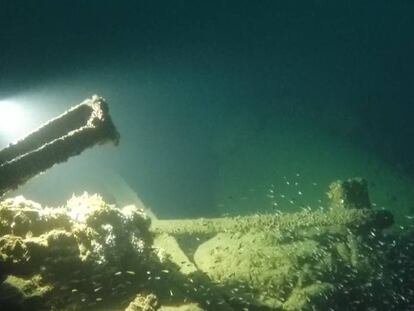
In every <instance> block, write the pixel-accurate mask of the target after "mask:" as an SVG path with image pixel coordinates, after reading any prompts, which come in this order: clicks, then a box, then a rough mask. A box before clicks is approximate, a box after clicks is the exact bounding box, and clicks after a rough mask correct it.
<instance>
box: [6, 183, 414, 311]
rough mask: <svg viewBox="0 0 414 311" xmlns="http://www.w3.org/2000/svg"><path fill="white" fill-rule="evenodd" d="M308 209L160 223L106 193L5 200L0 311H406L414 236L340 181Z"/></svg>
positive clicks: (361, 189) (413, 274) (413, 273)
mask: <svg viewBox="0 0 414 311" xmlns="http://www.w3.org/2000/svg"><path fill="white" fill-rule="evenodd" d="M328 197H329V198H330V199H331V206H330V207H329V208H327V209H325V210H316V211H312V210H304V211H302V212H298V213H291V214H289V213H284V214H282V213H278V214H257V215H252V216H246V217H241V216H239V217H223V218H216V219H193V220H191V219H183V220H157V219H153V220H151V219H150V218H149V217H148V216H147V215H145V213H144V212H143V211H142V210H140V209H138V208H137V207H135V206H133V205H129V206H125V207H117V206H114V205H110V204H107V203H105V202H104V200H103V199H102V197H100V196H99V195H97V194H94V195H89V194H87V193H84V194H83V195H81V196H78V197H76V196H73V197H72V198H71V199H70V200H69V201H68V202H67V203H66V204H65V205H64V206H61V207H53V208H52V207H44V206H41V205H40V204H39V203H36V202H33V201H30V200H27V199H25V198H23V197H15V198H9V199H4V200H3V201H1V202H0V280H1V285H0V306H1V307H0V308H1V310H23V311H25V310H127V311H136V310H146V311H152V310H163V311H168V310H170V311H173V310H188V311H191V310H192V311H196V310H235V311H238V310H253V311H254V310H289V311H290V310H407V309H409V308H410V307H412V305H413V304H414V294H413V290H412V288H414V287H413V285H414V284H413V281H412V280H414V264H413V262H414V255H412V252H410V249H412V247H413V245H412V244H413V243H414V231H409V230H407V231H405V232H404V234H402V233H395V232H392V231H390V229H389V228H391V227H392V224H393V216H392V214H391V213H389V212H387V211H385V210H374V209H372V208H371V206H370V200H369V196H368V191H367V188H366V182H365V181H364V180H363V179H350V180H347V181H336V182H334V183H332V185H331V187H330V190H329V192H328Z"/></svg>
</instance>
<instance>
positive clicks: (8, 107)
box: [0, 100, 27, 140]
mask: <svg viewBox="0 0 414 311" xmlns="http://www.w3.org/2000/svg"><path fill="white" fill-rule="evenodd" d="M26 127H27V113H26V112H25V110H24V108H23V107H22V105H21V104H20V103H18V102H16V101H13V100H0V135H1V136H4V137H6V138H8V139H13V140H14V139H16V138H18V137H20V136H21V135H23V134H24V133H25V131H26V130H27V128H26Z"/></svg>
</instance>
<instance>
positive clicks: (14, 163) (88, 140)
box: [0, 95, 120, 197]
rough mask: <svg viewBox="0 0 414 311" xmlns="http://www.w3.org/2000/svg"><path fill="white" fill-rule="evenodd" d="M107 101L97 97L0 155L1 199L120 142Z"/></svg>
mask: <svg viewBox="0 0 414 311" xmlns="http://www.w3.org/2000/svg"><path fill="white" fill-rule="evenodd" d="M119 137H120V136H119V133H118V132H117V130H116V128H115V126H114V124H113V123H112V120H111V117H110V116H109V110H108V105H107V103H106V101H105V100H104V99H103V98H102V97H99V96H97V95H94V96H92V98H89V99H86V100H85V101H83V102H82V103H81V104H79V105H77V106H74V107H72V108H70V109H69V110H68V111H66V112H65V113H63V114H61V115H60V116H58V117H56V118H54V119H52V120H50V121H49V122H47V123H46V124H44V125H43V126H41V127H40V128H39V129H37V130H35V131H34V132H32V133H30V134H29V135H27V136H26V137H24V138H23V139H21V140H20V141H18V142H17V143H14V144H10V145H9V146H8V147H6V148H4V149H3V150H1V151H0V197H1V196H2V195H4V194H5V193H6V192H7V191H9V190H13V189H16V188H17V187H18V186H20V185H22V184H24V183H25V182H26V181H28V180H29V179H30V178H32V177H34V176H36V175H37V174H39V173H41V172H44V171H45V170H47V169H49V168H51V167H52V166H53V165H55V164H57V163H61V162H65V161H67V160H68V159H69V158H70V157H72V156H75V155H78V154H80V153H81V152H82V151H83V150H85V149H86V148H88V147H91V146H93V145H95V144H101V143H105V142H107V141H113V142H114V143H115V144H117V143H118V141H119Z"/></svg>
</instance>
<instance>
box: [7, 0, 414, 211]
mask: <svg viewBox="0 0 414 311" xmlns="http://www.w3.org/2000/svg"><path fill="white" fill-rule="evenodd" d="M413 35H414V2H413V1H284V2H282V1H243V0H239V1H14V0H13V1H12V0H0V99H1V98H10V97H16V96H17V97H19V96H26V97H27V98H28V105H30V98H35V99H36V100H34V101H33V104H32V107H31V108H32V109H33V118H34V119H36V120H38V121H39V122H40V121H45V120H47V119H48V118H50V117H53V116H55V115H56V114H58V113H60V112H62V111H63V110H64V109H66V108H67V107H68V106H70V105H72V104H76V103H78V102H80V101H81V100H83V99H84V98H86V97H89V96H90V95H91V94H94V93H98V94H100V95H102V96H104V97H105V98H106V99H107V100H108V101H109V102H110V104H111V114H112V115H113V118H114V121H115V123H116V124H117V126H118V128H119V130H120V132H121V135H122V142H121V145H120V147H119V149H116V151H115V150H114V149H111V148H109V149H108V150H106V149H100V150H98V149H96V150H95V149H94V150H93V151H91V155H92V156H89V158H88V157H86V159H87V161H89V162H84V163H79V165H78V166H74V167H72V169H71V170H70V171H67V172H66V173H67V175H60V176H55V177H54V178H56V180H54V185H55V186H56V189H55V190H54V191H49V192H48V193H47V195H46V194H45V193H44V192H43V194H42V195H43V196H44V197H45V198H47V197H49V198H50V199H51V200H52V199H53V200H55V201H56V200H58V198H59V196H62V195H63V193H65V191H64V190H62V189H60V188H59V186H57V185H59V183H61V184H62V185H64V180H65V179H72V180H74V182H75V183H76V184H78V185H79V188H81V186H83V184H82V182H83V180H86V179H85V177H86V175H87V174H88V169H89V168H91V167H92V166H93V165H95V164H96V163H98V164H99V165H102V166H110V167H111V168H112V169H114V170H115V171H117V172H118V173H119V174H120V175H122V176H123V178H125V180H126V181H127V182H128V183H129V184H130V186H131V187H132V188H133V189H134V190H135V191H137V193H139V195H140V196H141V198H142V199H143V201H144V202H145V203H146V204H147V205H149V206H151V207H153V209H154V210H156V211H158V212H160V213H161V214H162V213H164V214H165V215H180V214H187V215H206V214H208V213H210V212H212V210H211V207H212V204H211V200H212V199H211V191H212V189H213V188H214V184H215V181H216V179H217V178H218V177H217V174H218V169H217V167H218V159H217V154H216V153H215V152H214V142H215V140H216V138H217V137H220V135H221V134H222V131H224V129H225V128H226V127H227V125H228V124H229V123H231V122H233V121H234V119H235V118H237V116H239V115H249V116H253V117H254V119H255V120H256V124H258V125H257V126H256V127H255V130H256V131H260V128H261V127H265V126H267V125H269V124H277V123H278V121H280V120H284V121H286V120H288V121H289V120H290V118H291V119H292V122H297V123H298V124H297V126H298V127H300V126H301V124H300V121H299V122H298V120H306V121H307V122H308V123H309V122H310V123H312V122H314V123H315V125H317V126H319V127H321V128H323V129H324V130H325V131H327V132H330V133H332V134H333V135H336V137H337V138H338V139H339V140H343V141H347V142H352V143H353V144H355V145H356V146H359V147H362V148H364V149H366V150H367V151H369V152H373V153H375V154H377V155H378V156H379V157H381V158H382V159H383V160H385V161H387V162H388V163H389V164H390V165H391V166H392V167H394V168H395V170H400V171H401V172H403V173H404V174H407V175H410V176H414V162H413V158H414V144H413V136H414V123H413V121H412V120H413V117H414V108H413V107H414V106H413V105H414V97H413V87H414V57H413V55H414V36H413ZM33 105H35V107H33ZM0 113H1V112H0ZM298 116H299V117H298ZM243 120H244V119H243ZM241 122H242V123H243V121H241ZM37 125H38V123H36V124H34V125H33V126H37ZM241 126H243V125H241ZM246 128H247V129H250V127H249V126H247V125H246ZM275 130H277V128H276V129H275ZM7 143H8V141H7V138H6V137H2V138H1V145H2V146H4V145H5V144H7ZM81 157H82V156H81ZM91 161H93V162H94V163H91ZM99 165H98V166H99ZM98 170H99V169H98ZM91 172H92V174H97V173H96V172H95V171H93V170H91ZM85 182H86V181H85ZM62 188H64V186H62ZM66 190H67V189H66ZM53 200H52V201H53Z"/></svg>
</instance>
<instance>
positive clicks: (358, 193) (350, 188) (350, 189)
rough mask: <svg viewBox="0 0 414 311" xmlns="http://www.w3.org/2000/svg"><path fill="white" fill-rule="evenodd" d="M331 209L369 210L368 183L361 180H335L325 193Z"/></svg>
mask: <svg viewBox="0 0 414 311" xmlns="http://www.w3.org/2000/svg"><path fill="white" fill-rule="evenodd" d="M327 195H328V198H329V199H330V200H331V207H332V208H347V209H352V208H357V209H361V208H370V207H371V201H370V199H369V195H368V183H367V181H366V180H365V179H363V178H350V179H348V180H346V181H341V180H337V181H334V182H333V183H331V185H330V186H329V191H328V193H327Z"/></svg>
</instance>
